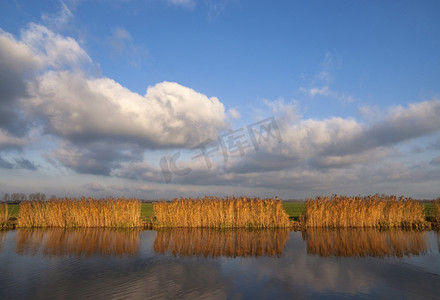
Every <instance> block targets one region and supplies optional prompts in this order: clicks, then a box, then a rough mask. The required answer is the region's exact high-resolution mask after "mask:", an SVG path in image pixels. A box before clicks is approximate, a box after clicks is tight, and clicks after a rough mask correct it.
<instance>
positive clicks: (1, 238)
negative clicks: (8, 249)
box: [0, 230, 7, 252]
mask: <svg viewBox="0 0 440 300" xmlns="http://www.w3.org/2000/svg"><path fill="white" fill-rule="evenodd" d="M6 232H7V231H6V230H2V231H0V252H1V251H2V249H3V246H4V245H5V240H6Z"/></svg>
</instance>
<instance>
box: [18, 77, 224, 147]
mask: <svg viewBox="0 0 440 300" xmlns="http://www.w3.org/2000/svg"><path fill="white" fill-rule="evenodd" d="M31 94H32V98H30V99H29V101H28V102H27V104H26V105H27V112H28V115H31V116H32V115H37V116H38V117H40V118H43V119H45V120H46V130H47V131H48V132H50V133H53V134H56V135H58V136H61V137H64V138H68V139H75V140H88V139H93V140H95V139H98V140H99V139H104V140H105V139H117V140H123V141H124V140H126V141H134V142H137V143H139V144H143V145H145V146H147V147H152V148H158V147H177V146H181V147H193V146H196V145H197V144H199V143H201V142H202V141H204V140H205V139H207V138H216V136H217V134H218V132H219V130H221V129H222V128H224V127H225V118H226V117H225V112H224V106H223V104H222V103H221V102H220V101H219V100H218V99H217V98H215V97H213V98H208V97H207V96H205V95H203V94H201V93H197V92H196V91H194V90H192V89H190V88H187V87H184V86H181V85H179V84H177V83H172V82H162V83H158V84H156V85H155V86H152V87H149V88H148V90H147V92H146V94H145V95H144V96H141V95H139V94H137V93H134V92H131V91H130V90H128V89H127V88H124V87H123V86H121V85H120V84H118V83H117V82H115V81H113V80H111V79H109V78H98V79H87V78H84V77H83V75H82V74H75V73H72V72H68V71H62V72H54V71H51V72H47V73H45V74H44V75H43V76H41V77H39V78H38V81H37V83H36V84H34V85H33V86H32V88H31Z"/></svg>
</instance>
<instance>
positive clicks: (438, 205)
mask: <svg viewBox="0 0 440 300" xmlns="http://www.w3.org/2000/svg"><path fill="white" fill-rule="evenodd" d="M434 220H435V222H436V224H437V228H440V198H438V199H437V200H435V201H434Z"/></svg>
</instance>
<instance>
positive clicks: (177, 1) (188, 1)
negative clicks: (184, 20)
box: [166, 0, 196, 8]
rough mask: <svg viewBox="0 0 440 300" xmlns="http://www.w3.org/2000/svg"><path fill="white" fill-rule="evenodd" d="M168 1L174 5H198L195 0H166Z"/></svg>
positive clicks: (190, 6)
mask: <svg viewBox="0 0 440 300" xmlns="http://www.w3.org/2000/svg"><path fill="white" fill-rule="evenodd" d="M166 1H167V2H168V3H171V4H173V5H177V6H183V7H189V8H192V7H194V6H195V5H196V1H195V0H166Z"/></svg>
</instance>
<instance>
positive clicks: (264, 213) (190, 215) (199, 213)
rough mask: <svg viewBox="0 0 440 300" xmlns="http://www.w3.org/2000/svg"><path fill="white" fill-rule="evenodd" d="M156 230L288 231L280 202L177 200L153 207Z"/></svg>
mask: <svg viewBox="0 0 440 300" xmlns="http://www.w3.org/2000/svg"><path fill="white" fill-rule="evenodd" d="M153 208H154V214H155V216H156V223H155V226H156V227H211V228H239V227H258V228H274V227H289V226H290V221H289V216H288V215H287V214H286V212H285V211H284V209H283V206H282V204H281V201H280V200H275V199H258V198H254V199H248V198H245V197H243V198H235V197H228V198H215V197H205V198H203V199H188V198H180V199H179V200H178V199H175V200H174V201H172V202H158V203H154V204H153Z"/></svg>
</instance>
